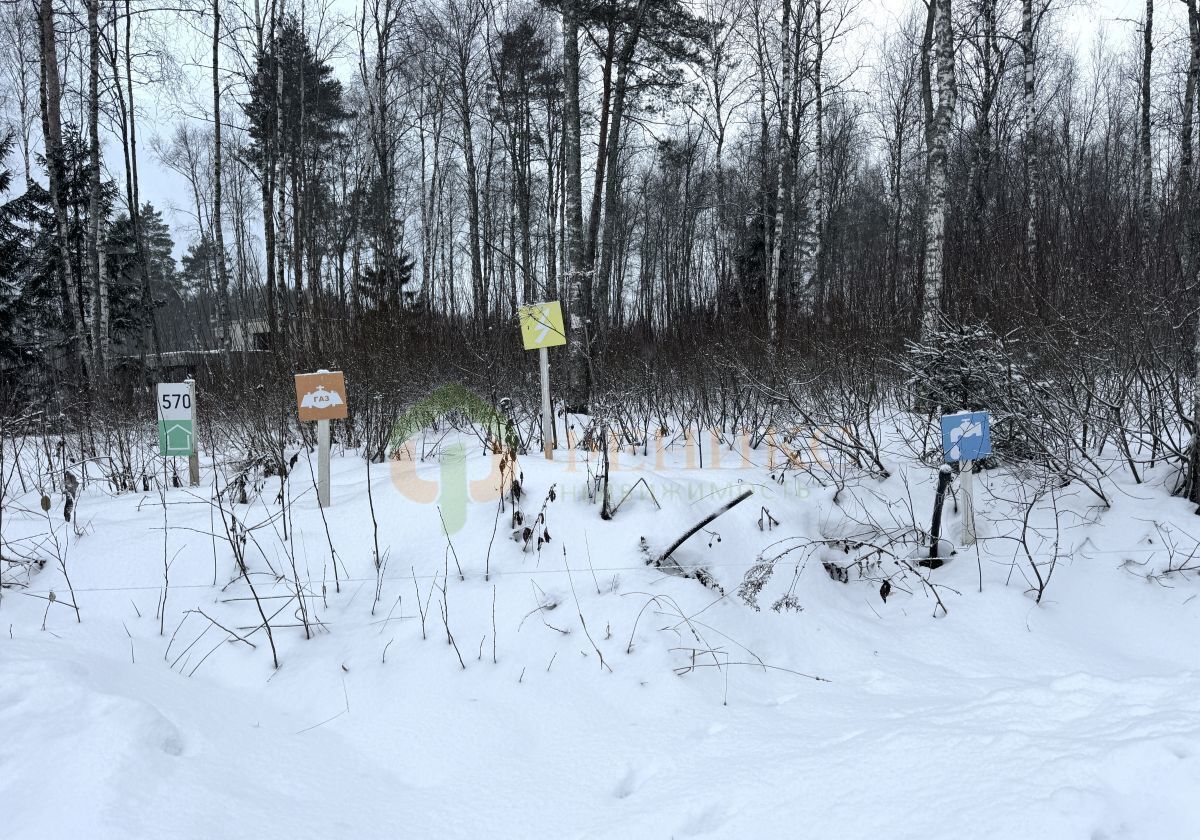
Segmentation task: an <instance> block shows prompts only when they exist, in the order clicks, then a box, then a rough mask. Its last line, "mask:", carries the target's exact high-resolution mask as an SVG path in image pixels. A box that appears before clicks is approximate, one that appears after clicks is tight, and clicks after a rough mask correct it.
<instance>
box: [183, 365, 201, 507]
mask: <svg viewBox="0 0 1200 840" xmlns="http://www.w3.org/2000/svg"><path fill="white" fill-rule="evenodd" d="M184 384H185V385H187V386H188V393H189V394H191V397H192V454H191V455H189V456H188V485H189V486H190V487H199V486H200V455H199V450H200V446H199V443H198V438H199V434H198V432H199V429H200V424H199V422H198V421H197V420H196V415H197V414H199V411H198V410H197V408H196V380H194V379H192V378H191V377H190V376H189V377H188V378H187V379H185V380H184Z"/></svg>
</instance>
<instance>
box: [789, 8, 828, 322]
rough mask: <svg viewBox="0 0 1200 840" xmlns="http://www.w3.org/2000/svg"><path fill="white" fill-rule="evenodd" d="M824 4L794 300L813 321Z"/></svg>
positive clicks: (817, 11)
mask: <svg viewBox="0 0 1200 840" xmlns="http://www.w3.org/2000/svg"><path fill="white" fill-rule="evenodd" d="M822 2H824V0H814V3H813V10H814V15H815V19H814V21H813V60H812V69H811V72H812V87H813V105H814V111H815V113H814V115H813V120H812V123H811V126H812V127H811V129H810V131H809V133H808V143H807V145H808V147H809V149H811V150H812V154H813V180H812V188H811V190H810V192H809V196H808V201H807V202H806V203H807V205H808V206H807V209H806V212H805V220H804V239H803V242H802V243H801V245H800V249H801V250H800V264H799V266H798V269H799V270H798V272H797V273H796V277H797V283H796V286H797V288H796V289H795V290H794V294H793V296H792V299H793V301H794V303H795V306H796V314H798V315H800V316H801V317H805V318H807V317H811V316H812V315H813V314H814V313H815V311H816V303H817V300H818V298H819V291H820V271H821V269H820V262H821V220H822V219H823V218H824V216H825V176H824V148H823V147H824V126H823V125H822V122H823V120H824V118H825V114H824V103H823V101H822V99H823V93H824V91H823V86H822V82H821V64H822V59H823V58H824V46H825V45H824V43H823V41H822V33H821V3H822Z"/></svg>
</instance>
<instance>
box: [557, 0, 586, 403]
mask: <svg viewBox="0 0 1200 840" xmlns="http://www.w3.org/2000/svg"><path fill="white" fill-rule="evenodd" d="M576 14H577V9H576V0H564V2H563V9H562V27H563V158H564V160H563V167H564V173H563V176H564V187H563V191H564V196H563V197H564V201H565V216H566V218H565V220H564V228H565V232H566V239H567V242H566V245H567V248H566V250H567V274H568V276H567V278H566V281H567V283H566V285H567V295H568V298H569V301H568V306H567V311H568V313H569V314H570V320H571V323H570V325H569V326H568V328H567V378H568V386H567V389H568V404H567V407H568V409H570V410H572V411H586V410H587V408H588V404H589V402H590V401H591V385H592V383H591V381H590V378H589V375H588V374H589V368H588V346H587V339H586V337H585V335H584V331H585V329H586V328H587V320H588V314H589V301H588V299H587V295H586V294H585V292H586V288H587V287H586V284H585V282H584V281H585V275H586V269H585V266H584V262H583V246H584V242H583V194H582V183H581V181H580V176H581V172H580V169H581V162H580V149H579V23H578V20H577V18H576Z"/></svg>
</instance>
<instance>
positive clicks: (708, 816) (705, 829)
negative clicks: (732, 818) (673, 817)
mask: <svg viewBox="0 0 1200 840" xmlns="http://www.w3.org/2000/svg"><path fill="white" fill-rule="evenodd" d="M728 821H729V814H728V813H726V811H725V809H723V808H721V807H720V806H719V805H709V806H708V807H707V808H705V809H704V810H702V811H697V812H696V813H694V814H692V815H691V816H690V817H688V818H687V820H686V821H684V823H683V826H682V828H680V832H681V833H683V834H684V835H686V836H688V837H695V836H697V835H700V834H711V833H712V832H714V831H716V830H717V829H718V828H720V827H721V826H723V825H724V824H725V823H727V822H728Z"/></svg>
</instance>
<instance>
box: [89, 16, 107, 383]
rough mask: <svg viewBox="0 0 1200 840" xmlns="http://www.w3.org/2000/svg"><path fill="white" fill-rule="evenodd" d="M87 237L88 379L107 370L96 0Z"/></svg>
mask: <svg viewBox="0 0 1200 840" xmlns="http://www.w3.org/2000/svg"><path fill="white" fill-rule="evenodd" d="M87 21H88V22H87V29H88V97H87V109H88V110H87V122H88V164H89V172H88V238H87V262H88V274H89V275H90V277H89V279H90V281H91V289H92V296H93V298H94V300H93V306H92V320H93V323H92V357H93V359H92V378H93V379H95V380H97V381H99V380H103V379H104V378H105V376H106V374H107V372H108V278H107V277H105V276H104V273H103V272H102V271H101V268H102V266H101V260H100V223H101V218H100V217H101V216H102V215H103V214H102V212H101V208H100V0H88V4H87Z"/></svg>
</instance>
